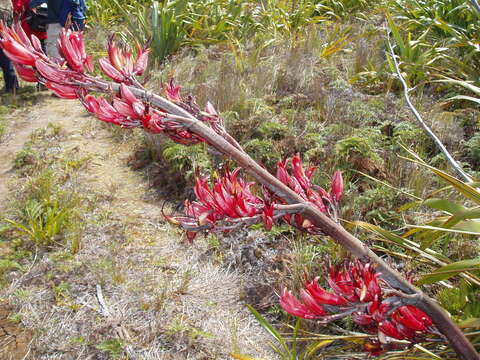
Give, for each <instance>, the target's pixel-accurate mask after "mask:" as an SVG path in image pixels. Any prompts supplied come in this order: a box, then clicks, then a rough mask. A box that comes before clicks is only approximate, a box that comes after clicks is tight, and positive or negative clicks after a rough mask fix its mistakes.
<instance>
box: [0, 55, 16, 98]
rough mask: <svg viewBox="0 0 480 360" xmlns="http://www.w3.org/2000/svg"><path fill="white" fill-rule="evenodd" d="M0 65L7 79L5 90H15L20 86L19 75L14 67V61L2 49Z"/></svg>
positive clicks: (4, 77)
mask: <svg viewBox="0 0 480 360" xmlns="http://www.w3.org/2000/svg"><path fill="white" fill-rule="evenodd" d="M0 67H1V68H2V71H3V80H4V81H5V90H6V91H8V92H13V91H14V89H16V88H17V87H18V80H17V75H16V74H15V70H14V69H13V65H12V62H11V61H10V59H9V58H8V57H7V56H6V55H5V54H4V52H3V50H1V49H0Z"/></svg>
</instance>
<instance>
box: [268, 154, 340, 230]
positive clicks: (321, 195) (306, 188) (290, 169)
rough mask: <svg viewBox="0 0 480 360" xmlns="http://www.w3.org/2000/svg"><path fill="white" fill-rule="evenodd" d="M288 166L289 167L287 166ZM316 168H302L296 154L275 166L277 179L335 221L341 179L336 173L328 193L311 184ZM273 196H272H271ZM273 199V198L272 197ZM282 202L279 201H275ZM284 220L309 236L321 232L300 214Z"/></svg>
mask: <svg viewBox="0 0 480 360" xmlns="http://www.w3.org/2000/svg"><path fill="white" fill-rule="evenodd" d="M289 165H290V166H289ZM315 170H316V167H314V166H312V167H309V168H307V169H304V168H303V165H302V160H301V159H300V156H299V155H298V154H297V155H295V156H294V157H293V158H291V159H290V158H288V159H285V160H284V161H281V162H279V163H278V164H277V178H278V179H279V180H280V181H281V182H283V183H284V184H285V185H287V186H288V187H289V188H290V189H292V190H293V191H295V192H296V193H297V194H298V195H300V196H301V197H302V198H303V199H304V200H305V201H308V202H310V203H311V204H313V205H314V206H316V207H317V208H318V209H319V210H320V211H321V212H323V213H325V214H327V215H328V216H330V217H331V218H333V219H335V220H336V217H337V211H338V204H339V201H340V199H341V197H342V193H343V179H342V174H341V172H340V171H336V172H335V175H334V176H333V179H332V184H331V190H330V192H327V191H325V190H324V189H323V188H321V187H320V186H317V185H313V184H312V177H313V175H314V173H315ZM272 196H273V195H272ZM273 197H274V196H273ZM276 200H277V201H279V202H282V200H281V199H279V198H277V199H276ZM284 219H285V220H286V221H287V222H288V223H289V224H290V225H292V226H294V227H297V228H299V229H301V230H303V231H307V232H308V233H311V234H320V233H321V230H320V229H318V228H316V227H315V226H313V225H312V224H311V223H310V221H308V220H307V219H305V218H304V217H303V216H302V215H301V214H294V215H285V217H284Z"/></svg>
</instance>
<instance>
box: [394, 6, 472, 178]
mask: <svg viewBox="0 0 480 360" xmlns="http://www.w3.org/2000/svg"><path fill="white" fill-rule="evenodd" d="M477 5H478V4H477ZM389 30H390V29H387V42H388V48H389V51H390V55H391V57H392V60H393V64H394V66H395V72H396V73H397V76H398V79H399V80H400V82H401V83H402V86H403V95H404V97H405V101H406V102H407V105H408V107H409V108H410V110H411V111H412V113H413V115H414V116H415V118H416V119H417V121H418V123H419V124H420V126H421V127H422V128H423V129H424V130H425V132H426V133H427V134H428V136H429V137H430V138H431V139H432V140H433V142H434V143H435V145H437V147H438V148H439V149H440V151H441V152H442V153H443V155H445V157H446V158H447V161H448V162H449V163H450V165H452V167H453V168H454V169H455V171H456V172H457V173H458V174H459V175H460V176H461V177H462V178H463V179H464V180H465V181H466V182H473V179H472V178H471V177H470V176H469V175H468V174H467V173H466V172H465V171H463V169H462V167H461V166H460V164H459V163H458V162H457V161H456V160H455V159H454V158H453V156H452V155H451V154H450V152H449V151H448V150H447V148H446V147H445V145H443V143H442V141H441V140H440V139H439V138H438V136H437V135H435V133H434V132H433V130H432V129H430V127H429V126H428V125H427V124H426V123H425V121H424V120H423V118H422V116H421V115H420V113H419V112H418V111H417V109H416V108H415V106H414V105H413V104H412V101H411V100H410V96H409V95H408V94H409V92H410V89H409V88H408V85H407V82H406V81H405V79H404V78H403V76H402V73H401V71H400V65H399V63H398V60H397V55H396V54H395V51H393V46H392V43H391V41H390V33H389Z"/></svg>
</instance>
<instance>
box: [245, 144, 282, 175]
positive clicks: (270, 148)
mask: <svg viewBox="0 0 480 360" xmlns="http://www.w3.org/2000/svg"><path fill="white" fill-rule="evenodd" d="M243 147H244V149H245V151H246V152H247V153H248V154H249V155H250V156H252V157H253V158H254V159H256V160H258V161H260V162H261V163H263V164H264V165H265V166H266V167H267V168H274V167H275V165H276V164H277V162H278V161H280V159H281V155H280V154H279V153H278V152H277V151H275V147H274V145H273V142H272V141H271V140H260V139H252V140H250V141H248V142H246V143H245V144H244V145H243Z"/></svg>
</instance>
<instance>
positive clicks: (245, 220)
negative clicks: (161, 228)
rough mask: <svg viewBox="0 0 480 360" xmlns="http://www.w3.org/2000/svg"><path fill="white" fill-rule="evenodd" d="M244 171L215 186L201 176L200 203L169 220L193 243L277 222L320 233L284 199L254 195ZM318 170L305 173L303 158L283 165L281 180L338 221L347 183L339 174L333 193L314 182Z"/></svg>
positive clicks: (187, 204) (187, 205)
mask: <svg viewBox="0 0 480 360" xmlns="http://www.w3.org/2000/svg"><path fill="white" fill-rule="evenodd" d="M239 172H240V169H239V168H237V169H235V170H234V171H228V170H226V171H224V173H223V175H222V176H221V177H218V178H217V179H216V180H215V181H214V182H213V184H212V186H210V185H209V183H208V178H206V177H201V176H197V177H196V181H195V188H194V190H195V195H196V198H197V200H196V201H193V202H190V201H188V200H186V201H185V215H182V216H173V217H167V218H168V219H169V220H170V221H171V222H173V223H175V224H178V225H180V226H182V227H183V228H184V229H185V230H187V237H188V239H189V240H193V239H194V238H195V236H196V233H197V232H198V231H202V230H209V231H222V232H226V231H231V230H233V229H235V228H238V227H240V226H245V225H252V224H256V223H263V224H264V226H265V228H266V229H267V230H270V229H271V228H272V226H273V224H274V222H275V221H276V220H277V219H283V220H284V221H287V222H288V223H289V224H291V225H292V226H295V227H296V228H298V229H300V230H303V231H306V232H309V233H312V234H318V233H320V229H318V228H316V227H315V226H314V225H313V224H312V223H310V221H308V220H307V219H305V218H304V217H303V216H302V215H301V210H300V209H298V208H297V207H295V206H289V205H287V204H286V203H285V201H284V200H282V199H281V198H280V197H278V196H275V195H274V194H272V193H270V192H269V191H268V190H267V189H265V188H263V189H262V191H261V192H262V194H261V195H262V196H260V195H256V194H255V193H254V192H253V191H252V186H253V185H254V184H255V183H254V182H247V181H246V180H244V179H243V178H241V177H240V176H239ZM314 172H315V167H310V168H308V169H307V170H304V169H303V166H302V161H301V159H300V156H299V155H295V156H294V157H293V158H289V159H286V160H285V161H282V162H279V163H278V167H277V178H278V179H279V180H280V181H281V182H283V183H284V184H285V185H287V186H288V187H290V188H291V189H292V190H294V191H295V192H296V193H297V194H299V195H300V196H301V197H302V198H303V199H305V200H306V201H308V202H310V203H311V204H312V205H313V206H315V207H317V208H318V209H319V210H320V211H322V212H323V213H325V214H327V215H329V216H331V217H334V216H335V214H336V212H337V206H338V203H339V201H340V199H341V197H342V193H343V179H342V175H341V173H340V171H337V172H336V173H335V174H334V176H333V178H332V183H331V189H330V191H329V192H327V191H326V190H324V189H323V188H321V187H319V186H314V185H313V184H312V182H311V179H312V177H313V174H314Z"/></svg>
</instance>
